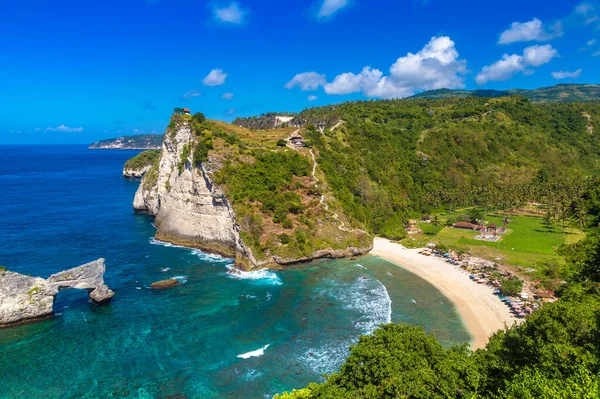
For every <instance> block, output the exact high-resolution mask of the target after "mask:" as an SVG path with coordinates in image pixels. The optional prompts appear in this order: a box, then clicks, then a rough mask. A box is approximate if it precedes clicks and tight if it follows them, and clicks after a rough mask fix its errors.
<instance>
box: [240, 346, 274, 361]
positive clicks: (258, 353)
mask: <svg viewBox="0 0 600 399" xmlns="http://www.w3.org/2000/svg"><path fill="white" fill-rule="evenodd" d="M269 346H271V344H267V345H265V346H263V347H262V348H260V349H257V350H255V351H252V352H246V353H242V354H241V355H237V357H239V358H240V359H249V358H251V357H258V356H262V355H264V354H265V350H267V348H268V347H269Z"/></svg>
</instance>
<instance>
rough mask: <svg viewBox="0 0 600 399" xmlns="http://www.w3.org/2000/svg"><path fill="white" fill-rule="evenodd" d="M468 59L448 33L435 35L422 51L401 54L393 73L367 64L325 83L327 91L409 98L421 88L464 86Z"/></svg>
mask: <svg viewBox="0 0 600 399" xmlns="http://www.w3.org/2000/svg"><path fill="white" fill-rule="evenodd" d="M466 64H467V63H466V61H465V60H460V59H459V54H458V52H457V51H456V48H455V46H454V42H453V41H452V40H450V38H449V37H447V36H441V37H432V38H431V40H430V41H429V43H427V44H426V45H425V47H423V48H422V49H421V50H420V51H419V52H418V53H416V54H413V53H408V54H407V55H406V56H404V57H400V58H398V59H397V60H396V62H395V63H394V64H393V65H392V66H391V67H390V74H389V75H388V76H383V72H381V71H380V70H378V69H374V68H371V67H365V68H363V70H362V71H361V72H360V73H359V74H358V75H356V74H354V73H351V72H346V73H343V74H341V75H338V76H337V77H336V78H335V79H334V80H333V82H331V83H328V84H326V85H325V92H326V93H327V94H349V93H357V92H362V93H363V94H364V95H365V96H367V97H383V98H395V97H407V96H410V95H412V94H414V93H415V92H417V91H419V90H433V89H441V88H462V87H464V78H463V75H464V74H466V73H467V68H466Z"/></svg>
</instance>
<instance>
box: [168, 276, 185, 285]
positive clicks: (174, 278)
mask: <svg viewBox="0 0 600 399" xmlns="http://www.w3.org/2000/svg"><path fill="white" fill-rule="evenodd" d="M171 278H172V279H173V280H177V282H178V283H179V284H185V283H187V276H175V277H171Z"/></svg>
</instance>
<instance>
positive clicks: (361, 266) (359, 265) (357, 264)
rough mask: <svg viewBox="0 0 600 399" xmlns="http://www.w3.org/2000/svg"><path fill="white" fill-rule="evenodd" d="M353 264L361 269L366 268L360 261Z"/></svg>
mask: <svg viewBox="0 0 600 399" xmlns="http://www.w3.org/2000/svg"><path fill="white" fill-rule="evenodd" d="M354 266H358V267H359V268H361V269H366V267H364V266H363V265H361V264H360V263H355V264H354Z"/></svg>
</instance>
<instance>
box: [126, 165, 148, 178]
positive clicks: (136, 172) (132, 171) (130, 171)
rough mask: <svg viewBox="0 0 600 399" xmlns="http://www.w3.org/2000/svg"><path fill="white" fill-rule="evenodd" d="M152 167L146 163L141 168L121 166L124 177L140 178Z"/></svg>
mask: <svg viewBox="0 0 600 399" xmlns="http://www.w3.org/2000/svg"><path fill="white" fill-rule="evenodd" d="M150 168H152V165H146V166H144V167H142V168H123V178H124V179H141V178H142V177H143V176H144V175H145V174H146V172H148V171H149V170H150Z"/></svg>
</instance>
